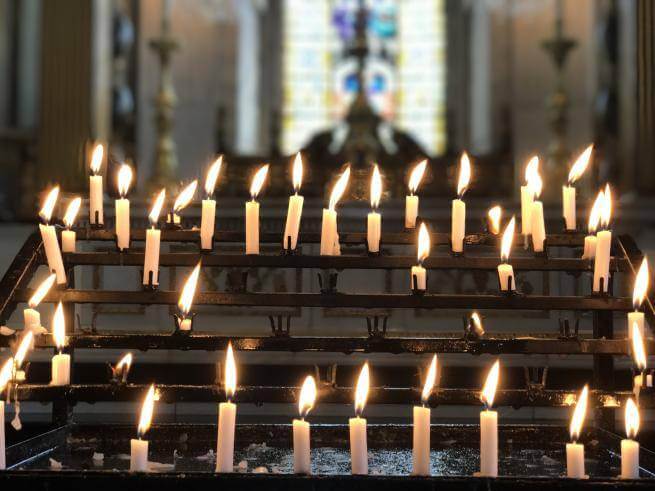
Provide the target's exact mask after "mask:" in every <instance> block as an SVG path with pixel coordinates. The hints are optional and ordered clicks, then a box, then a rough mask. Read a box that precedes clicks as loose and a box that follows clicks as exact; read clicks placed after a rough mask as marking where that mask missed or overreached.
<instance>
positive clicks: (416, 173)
mask: <svg viewBox="0 0 655 491" xmlns="http://www.w3.org/2000/svg"><path fill="white" fill-rule="evenodd" d="M427 165H428V161H427V160H421V162H419V163H418V164H417V165H416V166H415V167H414V169H413V170H412V173H411V174H410V176H409V183H408V186H407V187H408V188H409V195H408V196H406V197H405V228H414V227H416V218H417V217H418V196H416V195H415V194H414V193H416V190H417V189H418V187H419V185H420V184H421V180H422V179H423V174H424V173H425V168H426V167H427Z"/></svg>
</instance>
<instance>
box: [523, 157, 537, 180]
mask: <svg viewBox="0 0 655 491" xmlns="http://www.w3.org/2000/svg"><path fill="white" fill-rule="evenodd" d="M538 172H539V157H537V156H536V155H534V156H533V157H532V158H530V160H529V161H528V165H526V166H525V183H526V184H527V185H530V180H532V179H534V175H535V174H536V173H538Z"/></svg>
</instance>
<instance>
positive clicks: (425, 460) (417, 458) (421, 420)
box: [412, 355, 437, 476]
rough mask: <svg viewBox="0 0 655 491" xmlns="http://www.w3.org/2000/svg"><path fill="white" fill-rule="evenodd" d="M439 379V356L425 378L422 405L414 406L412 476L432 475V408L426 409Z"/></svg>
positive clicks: (433, 359) (433, 361) (431, 364)
mask: <svg viewBox="0 0 655 491" xmlns="http://www.w3.org/2000/svg"><path fill="white" fill-rule="evenodd" d="M436 378H437V355H434V356H433V357H432V362H431V363H430V367H429V368H428V373H427V375H426V377H425V384H424V385H423V392H422V393H421V405H420V406H414V425H413V432H412V474H414V475H415V476H429V475H430V408H429V407H426V406H427V403H428V400H429V399H430V395H431V394H432V389H433V388H434V384H435V381H436Z"/></svg>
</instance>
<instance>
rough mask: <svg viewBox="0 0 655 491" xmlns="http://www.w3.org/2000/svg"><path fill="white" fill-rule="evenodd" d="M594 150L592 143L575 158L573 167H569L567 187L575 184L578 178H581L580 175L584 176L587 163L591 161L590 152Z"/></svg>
mask: <svg viewBox="0 0 655 491" xmlns="http://www.w3.org/2000/svg"><path fill="white" fill-rule="evenodd" d="M593 149H594V145H593V143H592V144H591V145H589V146H588V147H587V148H585V149H584V151H583V152H582V153H581V154H580V156H579V157H578V158H577V160H576V161H575V163H574V164H573V166H572V167H571V170H570V171H569V186H570V185H572V184H573V183H575V181H577V180H578V179H580V177H582V174H584V171H585V170H587V166H588V165H589V161H590V160H591V152H592V150H593Z"/></svg>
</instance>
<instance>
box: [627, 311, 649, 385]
mask: <svg viewBox="0 0 655 491" xmlns="http://www.w3.org/2000/svg"><path fill="white" fill-rule="evenodd" d="M631 331H632V334H631V338H632V359H633V361H634V363H635V366H636V367H637V371H638V372H639V373H638V374H637V375H635V377H634V385H633V392H634V394H635V396H636V397H637V398H639V392H640V391H641V388H642V387H643V386H644V383H645V382H646V380H644V372H645V371H646V364H647V360H648V357H647V356H646V347H645V346H644V338H642V337H641V332H640V331H639V326H638V325H637V323H634V324H632V328H631Z"/></svg>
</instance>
